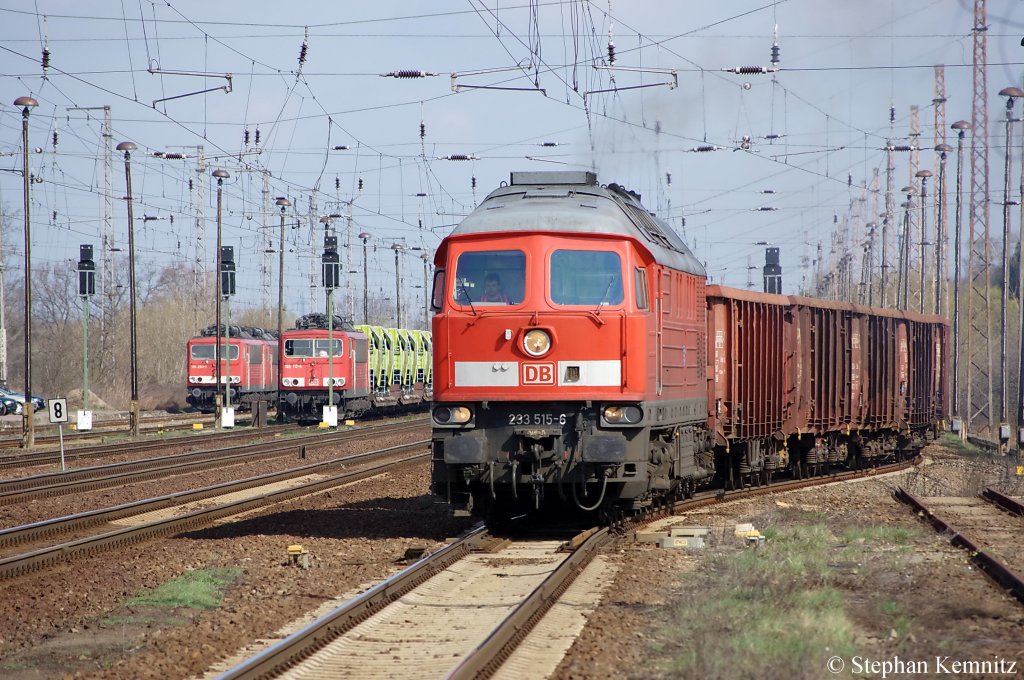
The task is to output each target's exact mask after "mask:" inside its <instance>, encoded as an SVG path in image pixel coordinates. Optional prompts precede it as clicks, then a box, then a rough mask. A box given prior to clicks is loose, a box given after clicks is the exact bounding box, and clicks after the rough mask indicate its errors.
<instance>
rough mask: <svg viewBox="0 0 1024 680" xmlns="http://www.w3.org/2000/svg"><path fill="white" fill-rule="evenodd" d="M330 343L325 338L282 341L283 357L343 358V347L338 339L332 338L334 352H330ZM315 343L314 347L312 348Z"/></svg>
mask: <svg viewBox="0 0 1024 680" xmlns="http://www.w3.org/2000/svg"><path fill="white" fill-rule="evenodd" d="M329 342H330V341H328V340H327V338H320V339H317V340H313V339H312V338H296V339H293V340H285V341H284V355H285V356H286V357H325V356H328V355H329V354H331V355H333V356H336V357H337V356H343V355H344V346H343V345H342V342H341V339H340V338H334V351H333V352H330V349H331V346H330V344H329ZM314 343H315V347H314Z"/></svg>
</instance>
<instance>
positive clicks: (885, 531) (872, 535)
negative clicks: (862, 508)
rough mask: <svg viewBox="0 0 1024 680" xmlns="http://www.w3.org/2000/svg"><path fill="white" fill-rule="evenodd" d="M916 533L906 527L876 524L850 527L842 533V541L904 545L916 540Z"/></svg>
mask: <svg viewBox="0 0 1024 680" xmlns="http://www.w3.org/2000/svg"><path fill="white" fill-rule="evenodd" d="M918 535H919V534H918V532H917V531H916V530H915V529H911V528H907V527H898V526H895V525H892V524H876V525H874V526H865V527H851V528H849V529H847V530H846V531H844V532H843V540H844V541H846V542H847V543H891V544H893V545H906V544H907V543H909V542H910V541H912V540H913V539H915V538H917V536H918Z"/></svg>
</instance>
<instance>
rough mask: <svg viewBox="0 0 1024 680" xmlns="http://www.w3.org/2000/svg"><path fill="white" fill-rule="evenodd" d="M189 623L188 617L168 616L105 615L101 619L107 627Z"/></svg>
mask: <svg viewBox="0 0 1024 680" xmlns="http://www.w3.org/2000/svg"><path fill="white" fill-rule="evenodd" d="M186 623H188V619H183V618H180V617H174V616H171V617H167V616H104V617H103V618H101V619H100V625H101V626H106V627H107V628H118V627H121V626H140V625H141V626H145V625H149V624H157V625H161V626H181V625H184V624H186Z"/></svg>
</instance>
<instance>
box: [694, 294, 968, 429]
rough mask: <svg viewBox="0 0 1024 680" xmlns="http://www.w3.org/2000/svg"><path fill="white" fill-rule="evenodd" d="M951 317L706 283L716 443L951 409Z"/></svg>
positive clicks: (939, 415)
mask: <svg viewBox="0 0 1024 680" xmlns="http://www.w3.org/2000/svg"><path fill="white" fill-rule="evenodd" d="M948 333H949V328H948V324H947V323H946V322H945V321H944V320H942V319H940V318H938V317H927V316H921V315H915V314H911V313H905V312H900V311H896V310H880V309H873V308H868V307H859V306H857V305H852V304H849V303H841V302H832V301H825V300H813V299H811V298H804V297H796V296H794V297H786V296H781V295H770V294H763V293H755V292H751V291H743V290H738V289H730V288H724V287H721V286H709V287H708V338H707V351H708V395H709V402H708V424H709V427H710V428H711V429H712V430H713V431H715V432H716V434H717V443H718V444H720V445H722V444H725V443H726V441H725V440H727V439H731V440H734V441H740V440H745V439H766V438H768V437H771V436H773V435H774V436H789V435H793V434H826V433H835V432H842V433H846V432H848V431H856V430H861V429H866V430H899V431H906V429H907V428H908V427H909V428H911V429H916V430H919V429H921V428H927V427H930V426H932V425H935V424H937V423H940V422H941V421H943V420H944V419H945V415H944V414H945V413H947V411H948V390H947V387H946V386H947V383H948V367H947V363H948V361H947V358H946V354H947V352H946V347H947V346H948V340H947V337H948Z"/></svg>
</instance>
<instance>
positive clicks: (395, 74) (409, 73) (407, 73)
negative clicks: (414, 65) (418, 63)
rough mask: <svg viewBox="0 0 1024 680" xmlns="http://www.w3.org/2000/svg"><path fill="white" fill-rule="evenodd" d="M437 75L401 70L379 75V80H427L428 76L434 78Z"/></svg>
mask: <svg viewBox="0 0 1024 680" xmlns="http://www.w3.org/2000/svg"><path fill="white" fill-rule="evenodd" d="M436 75H437V74H436V73H434V72H433V71H414V70H412V69H402V70H400V71H390V72H388V73H381V74H380V77H381V78H427V77H430V76H436Z"/></svg>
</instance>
